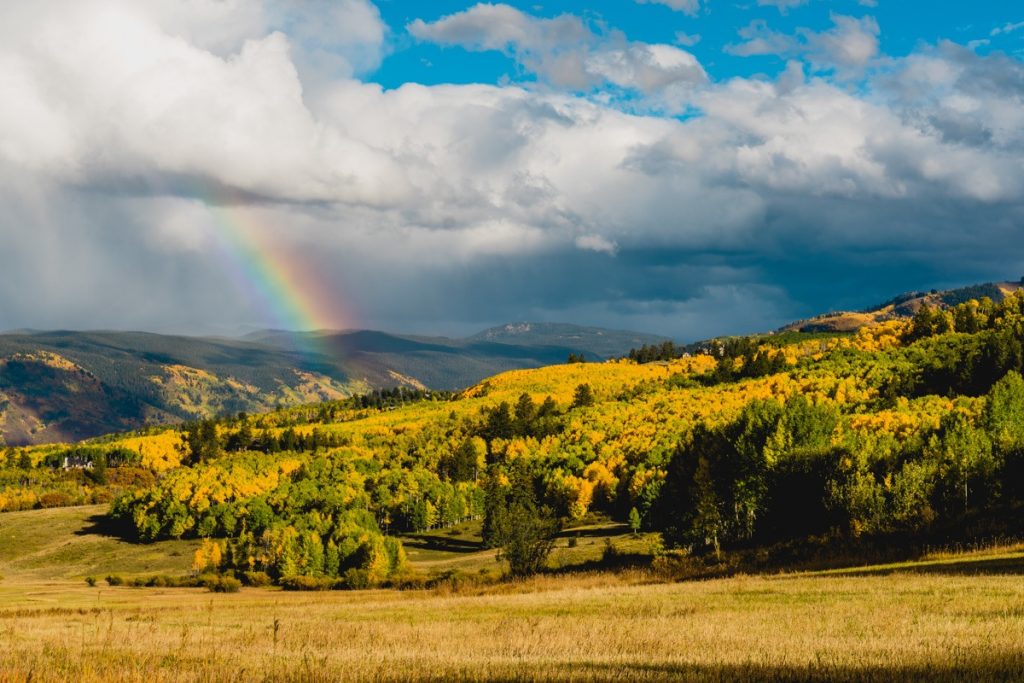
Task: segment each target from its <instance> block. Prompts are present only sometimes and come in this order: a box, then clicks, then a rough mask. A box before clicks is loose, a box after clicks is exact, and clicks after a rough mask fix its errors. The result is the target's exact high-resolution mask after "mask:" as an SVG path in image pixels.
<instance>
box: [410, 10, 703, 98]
mask: <svg viewBox="0 0 1024 683" xmlns="http://www.w3.org/2000/svg"><path fill="white" fill-rule="evenodd" d="M408 29H409V32H410V33H411V34H412V35H413V36H415V37H416V38H418V39H420V40H424V41H429V42H433V43H437V44H440V45H448V46H460V47H463V48H466V49H468V50H476V51H487V50H497V51H501V52H505V53H507V54H509V55H511V56H513V57H515V59H516V60H517V62H519V63H520V64H521V65H522V66H523V67H524V68H526V69H528V70H529V71H531V72H533V73H536V74H537V75H538V76H540V77H542V78H544V79H545V80H547V81H549V82H550V83H552V84H554V85H556V86H559V87H565V88H569V89H573V90H584V89H588V88H591V87H594V86H596V85H599V84H602V83H611V84H613V85H616V86H619V87H622V88H627V89H635V90H639V91H642V92H645V93H651V92H654V91H656V90H660V89H663V88H665V87H667V86H669V85H672V84H674V83H702V82H704V81H705V80H706V79H707V74H706V73H705V72H704V69H703V68H702V67H701V65H700V63H699V62H698V61H697V59H696V57H694V56H693V55H692V54H690V53H689V52H686V51H685V50H681V49H679V48H678V47H675V46H672V45H662V44H647V43H640V42H630V41H628V40H626V39H625V37H624V36H622V35H621V34H619V33H616V32H612V33H611V34H609V35H597V34H595V33H594V32H592V31H591V30H590V28H589V27H588V26H587V25H586V24H585V23H584V22H583V21H582V20H581V19H580V18H579V17H577V16H575V15H570V14H563V15H560V16H557V17H554V18H552V19H543V18H538V17H534V16H531V15H528V14H526V13H524V12H521V11H520V10H518V9H516V8H514V7H511V6H510V5H504V4H497V5H495V4H485V3H480V4H477V5H474V6H473V7H470V8H469V9H467V10H465V11H462V12H458V13H455V14H452V15H449V16H446V17H442V18H441V19H438V20H437V21H434V22H429V23H428V22H424V21H423V20H421V19H417V20H415V21H413V22H412V23H411V24H409V26H408Z"/></svg>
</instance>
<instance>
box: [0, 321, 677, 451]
mask: <svg viewBox="0 0 1024 683" xmlns="http://www.w3.org/2000/svg"><path fill="white" fill-rule="evenodd" d="M551 329H552V332H551V333H544V332H537V333H534V334H532V335H530V336H528V337H523V338H521V339H518V340H517V339H515V338H510V337H503V338H501V339H488V338H485V337H486V333H484V334H483V336H481V335H477V336H475V337H471V338H468V339H447V338H440V337H439V338H428V337H414V336H401V335H393V334H386V333H383V332H372V331H354V332H339V333H332V332H320V333H303V334H292V333H286V332H279V331H264V332H258V333H252V334H250V335H247V337H246V338H244V339H240V340H236V339H223V338H208V339H204V338H195V337H181V336H170V335H158V334H148V333H139V332H20V333H9V334H4V335H0V437H2V439H3V442H4V443H7V444H9V445H22V444H32V443H47V442H56V441H64V442H70V441H77V440H80V439H83V438H88V437H92V436H97V435H100V434H104V433H107V432H113V431H126V430H131V429H137V428H139V427H141V426H143V425H153V424H167V423H173V422H178V421H181V420H185V419H195V418H199V417H207V416H210V415H218V414H226V413H236V412H239V411H244V412H265V411H268V410H272V409H273V408H275V407H277V406H281V405H286V406H287V405H298V404H302V403H310V402H314V401H326V400H333V399H339V398H343V397H346V396H350V395H352V394H354V393H365V392H367V391H370V390H372V389H378V388H386V387H395V386H406V387H414V388H428V387H429V388H431V389H437V390H453V389H459V388H463V387H466V386H470V385H472V384H474V383H476V382H479V381H480V380H482V379H483V378H485V377H489V376H491V375H494V374H497V373H499V372H502V371H505V370H510V369H514V368H529V367H540V366H543V365H550V364H553V363H561V362H564V361H565V359H566V357H567V356H568V354H569V353H581V354H584V355H586V356H587V357H589V358H590V359H591V360H601V359H603V358H605V357H608V356H612V355H621V354H623V353H625V352H626V351H628V350H629V348H631V346H630V345H631V344H633V343H634V342H635V341H636V340H638V339H657V338H655V337H651V336H647V335H640V334H633V333H621V332H610V331H605V330H600V329H597V328H575V327H574V326H571V325H559V326H551Z"/></svg>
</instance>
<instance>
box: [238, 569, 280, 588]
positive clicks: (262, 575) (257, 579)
mask: <svg viewBox="0 0 1024 683" xmlns="http://www.w3.org/2000/svg"><path fill="white" fill-rule="evenodd" d="M242 582H243V583H244V584H245V585H246V586H252V587H253V588H263V587H264V586H269V585H271V584H272V583H274V581H273V579H271V578H270V574H268V573H266V572H245V573H244V574H242Z"/></svg>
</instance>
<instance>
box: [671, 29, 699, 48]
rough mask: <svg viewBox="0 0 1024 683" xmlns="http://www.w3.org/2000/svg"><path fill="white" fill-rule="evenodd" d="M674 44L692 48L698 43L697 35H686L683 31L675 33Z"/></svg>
mask: <svg viewBox="0 0 1024 683" xmlns="http://www.w3.org/2000/svg"><path fill="white" fill-rule="evenodd" d="M676 42H677V43H679V44H680V45H682V46H683V47H693V46H694V45H696V44H697V43H699V42H700V34H699V33H686V32H685V31H676Z"/></svg>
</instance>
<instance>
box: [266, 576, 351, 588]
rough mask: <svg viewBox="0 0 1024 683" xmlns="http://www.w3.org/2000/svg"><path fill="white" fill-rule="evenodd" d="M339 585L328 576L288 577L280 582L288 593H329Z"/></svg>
mask: <svg viewBox="0 0 1024 683" xmlns="http://www.w3.org/2000/svg"><path fill="white" fill-rule="evenodd" d="M337 583H338V582H337V581H336V580H335V579H332V578H329V577H326V576H286V577H284V578H283V579H281V581H280V584H281V587H282V588H284V589H285V590H286V591H329V590H331V589H332V588H335V587H336V586H337Z"/></svg>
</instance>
